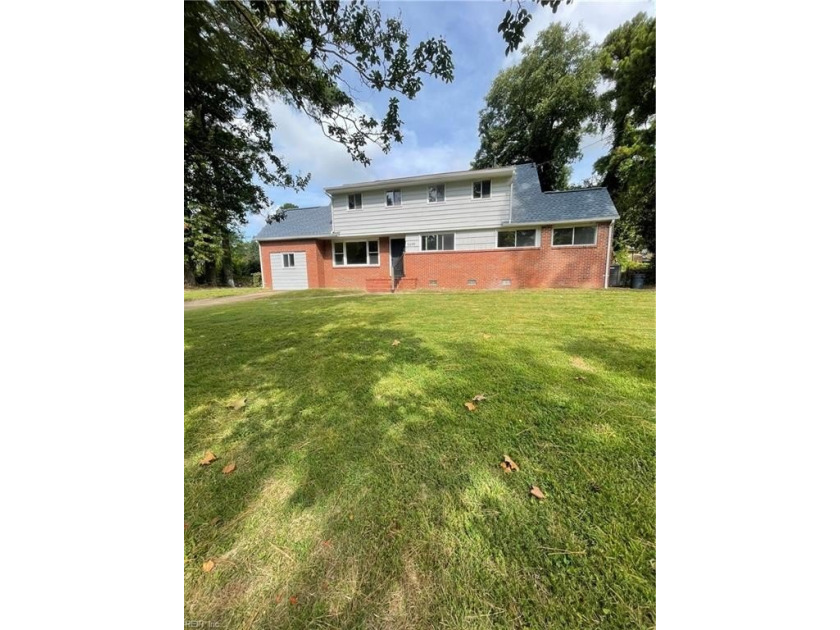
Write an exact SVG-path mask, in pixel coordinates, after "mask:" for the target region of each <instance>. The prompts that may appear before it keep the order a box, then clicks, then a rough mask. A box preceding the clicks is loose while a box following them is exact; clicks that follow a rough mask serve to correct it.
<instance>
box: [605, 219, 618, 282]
mask: <svg viewBox="0 0 840 630" xmlns="http://www.w3.org/2000/svg"><path fill="white" fill-rule="evenodd" d="M614 225H615V219H613V220H612V221H610V237H609V238H608V239H607V264H606V268H605V269H604V288H605V289H606V288H608V287H609V284H610V254H612V239H613V226H614Z"/></svg>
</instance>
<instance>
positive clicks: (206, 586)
mask: <svg viewBox="0 0 840 630" xmlns="http://www.w3.org/2000/svg"><path fill="white" fill-rule="evenodd" d="M370 299H371V298H367V297H360V298H347V299H342V300H330V301H323V302H318V303H317V304H315V303H310V304H306V305H304V304H297V305H290V304H288V303H284V302H282V301H277V302H276V303H275V304H271V305H270V307H269V306H268V305H266V304H263V305H259V306H256V305H242V306H240V307H239V308H238V309H236V310H234V311H231V312H230V313H229V315H228V316H226V317H219V316H217V315H216V314H214V313H206V314H202V315H201V316H196V317H195V318H192V319H190V320H189V321H188V322H187V324H185V328H186V337H187V339H188V344H189V345H188V349H187V351H186V359H185V361H186V363H185V366H186V371H187V373H188V374H189V375H190V378H189V381H188V384H187V388H186V410H185V458H186V463H187V467H186V469H185V484H186V488H185V518H186V520H187V521H189V522H190V523H192V524H193V525H192V526H191V527H190V529H188V530H187V532H186V533H185V547H186V554H187V559H188V560H189V562H188V566H187V568H186V569H185V595H186V605H185V613H186V616H187V618H188V619H206V620H213V621H221V622H223V624H227V625H229V626H230V627H309V626H311V625H313V624H317V622H319V620H320V622H321V623H323V624H324V625H331V626H337V627H360V626H365V627H389V628H396V627H440V626H443V625H450V626H458V627H482V626H493V625H498V626H501V627H520V626H521V627H525V626H530V627H538V626H539V627H548V626H555V625H557V624H561V625H563V624H570V625H580V624H581V623H584V624H591V623H595V622H596V621H597V623H600V624H602V625H603V624H605V625H607V626H609V625H611V623H608V622H615V623H616V624H617V625H622V624H623V625H624V626H627V625H637V624H638V625H644V624H649V623H651V620H652V619H653V614H654V613H653V607H654V603H653V596H652V588H653V587H652V579H653V578H652V576H651V573H650V566H649V561H650V558H651V557H652V550H651V549H650V547H649V546H648V544H647V543H649V542H650V541H651V540H652V536H653V534H652V528H653V518H652V514H653V512H652V510H653V504H652V502H653V496H652V485H653V479H652V468H651V466H643V467H642V468H641V469H640V468H639V466H638V462H639V461H645V462H647V459H646V454H647V453H648V452H649V450H650V442H651V440H652V439H653V438H652V437H651V436H649V435H648V434H647V433H646V432H645V431H644V430H639V429H638V427H637V426H636V424H635V423H634V421H633V420H632V419H630V420H628V419H627V418H626V417H625V416H626V415H628V414H627V413H625V411H626V410H622V409H621V406H620V405H619V404H617V403H615V404H614V403H609V402H608V403H607V404H604V405H603V406H601V405H598V404H597V396H596V397H595V398H594V399H593V396H592V395H591V394H592V393H593V392H595V393H600V394H603V393H604V390H605V389H606V388H607V387H608V385H607V384H606V383H605V382H602V379H604V378H605V376H609V375H610V372H609V370H607V371H601V372H597V371H595V372H592V373H588V374H587V376H586V380H584V381H580V380H576V378H575V377H576V376H579V370H576V369H575V368H574V367H573V366H572V367H570V366H569V364H568V361H567V358H568V357H566V356H565V355H564V354H563V353H561V352H560V351H559V350H552V351H548V350H546V349H544V348H543V349H540V348H539V347H534V345H533V344H531V343H530V341H529V340H527V339H523V340H521V341H517V342H516V344H515V347H511V346H509V345H508V346H503V345H501V344H497V343H483V342H481V341H480V340H475V341H464V340H452V339H449V338H447V339H446V340H445V343H442V342H441V340H440V339H433V338H430V337H432V336H429V335H426V336H423V337H421V336H418V335H415V334H409V333H407V328H406V326H405V325H404V322H403V321H402V320H401V318H404V317H409V316H410V314H407V313H404V312H401V311H400V310H399V309H397V308H390V309H386V308H380V309H375V310H374V309H370V310H366V309H367V307H368V306H369V304H370V303H369V301H368V300H370ZM386 299H387V298H386ZM362 301H363V302H362ZM394 339H399V340H400V344H399V345H398V346H392V345H391V342H392V341H393V340H394ZM563 348H564V349H563V352H574V353H576V354H580V355H584V356H585V358H588V359H589V360H590V361H592V362H593V363H597V364H599V365H605V366H613V367H615V361H614V359H615V356H616V352H619V353H620V352H622V349H621V348H617V347H616V345H615V344H608V345H604V344H598V343H593V342H592V341H591V340H585V341H579V342H578V341H571V342H569V343H567V344H565V345H564V346H563ZM623 351H624V352H627V353H629V354H633V353H636V352H638V353H639V354H638V356H635V357H634V358H632V359H628V360H627V361H626V365H625V363H621V364H619V365H618V369H619V370H620V371H621V372H626V373H630V372H631V370H629V366H631V365H635V364H636V363H635V362H641V361H644V362H647V361H648V360H649V357H648V356H647V355H645V353H644V351H643V350H637V349H634V348H632V347H630V346H627V347H625V348H623ZM651 352H652V350H651V351H649V352H648V353H647V354H648V355H649V354H650V353H651ZM512 353H513V355H515V360H511V356H512ZM629 375H630V376H636V375H635V374H632V373H630V374H629ZM479 392H484V393H486V394H487V395H488V401H487V402H486V403H483V404H482V405H481V406H480V407H479V410H478V411H477V412H475V413H468V412H467V411H466V410H465V408H464V407H463V402H464V401H466V400H468V399H469V398H470V397H471V396H473V395H474V394H476V393H479ZM241 396H247V397H248V401H249V403H248V405H247V406H246V408H245V409H244V410H243V411H234V410H232V409H229V408H227V407H226V406H225V403H226V402H228V401H229V400H231V399H233V398H235V397H241ZM587 401H589V402H587ZM602 407H603V408H602ZM593 427H595V428H593ZM599 427H600V428H599ZM603 427H607V428H603ZM608 429H609V430H608ZM206 449H211V450H214V452H215V453H216V454H217V455H219V457H220V460H221V461H219V462H217V463H216V464H214V465H212V466H210V467H207V468H201V467H199V466H197V465H194V464H192V462H197V461H198V459H199V458H200V456H201V454H202V453H203V452H204V450H206ZM558 451H561V452H564V453H566V455H563V456H560V455H561V453H558ZM507 452H510V453H516V454H517V457H518V458H519V462H520V465H522V467H523V471H522V474H518V473H517V474H514V475H504V474H503V473H502V472H501V471H500V469H499V468H497V463H498V460H499V459H500V458H501V455H502V454H503V453H507ZM576 458H577V459H576ZM232 460H235V461H236V464H237V470H236V471H235V472H234V473H232V474H231V475H229V476H225V475H223V474H222V473H221V472H220V468H221V466H223V465H225V464H226V463H227V462H228V461H232ZM553 479H554V480H557V481H556V482H554V481H552V480H553ZM537 482H538V483H540V485H541V487H542V488H543V490H545V491H546V492H547V493H548V494H549V496H550V497H552V501H549V502H545V503H542V504H539V503H536V502H531V501H529V500H528V498H527V489H528V485H529V483H537ZM601 486H603V488H601ZM594 487H598V490H597V491H595V490H593V488H594ZM628 489H629V490H630V491H629V492H628V491H627V490H628ZM643 494H644V495H645V496H644V497H643V498H642V500H641V501H640V500H639V498H638V497H641V496H642V495H643ZM636 495H638V496H636ZM648 495H649V496H648ZM634 496H636V501H635V503H633V504H630V500H631V499H633V497H634ZM632 506H638V507H637V508H634V509H631V508H632ZM617 508H620V509H624V510H625V511H626V512H627V515H626V516H624V517H623V516H621V515H620V514H619V515H616V509H617ZM215 517H220V518H221V522H220V524H219V525H211V524H210V523H211V522H212V520H213V519H214V518H215ZM616 521H618V522H620V524H621V527H620V528H619V531H618V532H616V527H615V522H616ZM624 536H627V537H633V536H635V537H638V538H639V539H640V540H641V541H642V544H641V545H635V544H631V543H628V542H627V541H626V540H625V539H624V538H623V537H624ZM546 547H548V548H551V549H573V550H581V551H586V552H588V555H586V556H577V555H572V556H568V555H563V556H557V555H551V554H552V552H550V551H546V550H545V549H544V548H546ZM617 555H622V557H624V558H625V560H624V561H623V562H622V563H620V564H619V565H617V566H613V562H612V561H610V560H609V559H608V558H615V557H616V556H617ZM209 557H212V558H214V559H215V560H216V563H217V568H216V569H215V570H214V572H212V573H203V572H202V571H201V569H200V565H201V562H203V561H204V560H205V559H207V558H209ZM616 593H617V594H618V596H616V595H615V594H616ZM453 598H454V600H456V601H457V606H453V605H452V601H453ZM570 598H572V599H575V598H577V599H578V600H579V601H576V603H574V604H571V605H570V603H569V599H570ZM617 599H620V600H621V601H624V602H625V604H624V608H622V607H621V605H620V604H619V603H618V601H617ZM628 602H629V603H628ZM610 607H614V609H615V610H613V609H611V608H610ZM604 610H608V611H609V612H608V613H604ZM610 615H612V618H609V616H610ZM616 627H617V626H616Z"/></svg>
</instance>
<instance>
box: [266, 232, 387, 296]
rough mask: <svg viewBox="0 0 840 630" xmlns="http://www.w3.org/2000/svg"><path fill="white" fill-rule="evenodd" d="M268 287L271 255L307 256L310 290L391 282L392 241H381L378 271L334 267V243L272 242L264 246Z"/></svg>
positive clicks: (372, 268)
mask: <svg viewBox="0 0 840 630" xmlns="http://www.w3.org/2000/svg"><path fill="white" fill-rule="evenodd" d="M260 245H261V248H260V251H261V252H262V269H263V274H264V278H263V280H264V281H265V286H266V287H268V288H271V254H275V253H278V252H306V265H307V270H306V273H307V276H308V277H309V288H310V289H316V288H319V287H349V288H356V289H364V288H365V281H366V280H368V279H370V278H390V277H391V274H390V271H389V267H388V266H389V265H390V264H391V263H390V260H391V258H390V241H389V239H388V237H382V238H380V239H379V266H378V267H333V263H332V242H331V241H321V240H317V241H316V240H314V239H308V240H300V241H268V242H263V243H261V244H260Z"/></svg>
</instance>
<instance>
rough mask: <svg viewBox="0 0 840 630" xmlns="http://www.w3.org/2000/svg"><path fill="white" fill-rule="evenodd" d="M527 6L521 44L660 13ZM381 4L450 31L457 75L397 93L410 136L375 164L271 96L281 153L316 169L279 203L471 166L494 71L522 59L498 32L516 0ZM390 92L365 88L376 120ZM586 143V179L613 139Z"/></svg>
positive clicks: (601, 30)
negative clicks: (408, 94)
mask: <svg viewBox="0 0 840 630" xmlns="http://www.w3.org/2000/svg"><path fill="white" fill-rule="evenodd" d="M371 4H375V3H371ZM514 6H515V5H514ZM523 6H525V7H526V8H527V9H528V10H529V11H530V12H531V14H532V16H533V19H532V20H531V23H530V24H529V25H528V26H527V28H526V30H525V40H524V41H523V42H522V44H521V45H520V47H519V50H521V49H522V46H525V45H527V44H531V43H533V42H534V40H535V39H536V36H537V34H538V33H539V32H540V31H541V30H542V29H544V28H545V27H547V26H548V25H549V24H551V23H553V22H564V23H568V24H571V25H572V26H575V27H580V28H582V29H583V30H584V31H586V32H587V33H589V36H590V37H591V38H592V41H593V42H595V43H600V42H601V41H603V39H604V37H605V36H606V35H607V33H609V32H610V31H611V30H613V29H614V28H615V27H617V26H619V25H620V24H622V23H623V22H626V21H627V20H629V19H630V18H632V17H633V16H634V15H636V14H637V13H639V12H640V11H643V12H645V13H648V14H649V15H656V4H655V2H651V1H646V2H637V1H628V2H595V1H591V0H590V1H586V0H583V1H581V0H575V1H574V2H573V3H572V4H570V5H565V4H563V5H561V6H560V8H559V9H558V10H557V12H556V13H552V12H551V9H548V8H543V7H541V6H538V5H535V4H532V3H530V2H527V3H526V2H523ZM379 8H380V10H381V12H382V13H383V17H390V16H395V17H401V21H402V24H403V26H404V27H405V29H406V30H407V31H408V32H409V36H410V39H409V41H410V43H411V44H416V43H418V42H419V41H421V40H423V39H426V38H428V37H443V38H444V39H445V40H446V43H447V44H448V46H449V47H450V48H451V49H452V59H453V63H454V66H455V80H454V81H453V82H452V83H444V82H442V81H439V80H437V79H433V78H430V77H424V85H423V88H422V89H421V90H420V92H419V93H418V95H417V96H416V97H415V98H414V100H408V99H406V98H400V118H401V119H402V120H403V135H404V140H403V142H402V144H394V145H393V146H392V148H391V151H390V152H389V153H388V154H383V153H382V151H380V150H379V149H377V148H376V147H373V148H372V149H371V150H370V151H368V156H369V157H371V159H372V163H371V164H370V165H369V166H368V167H364V166H363V165H361V164H359V163H358V162H354V161H353V160H352V159H351V158H350V156H349V154H348V153H347V150H346V149H345V148H344V147H343V146H342V145H340V144H338V143H336V142H333V141H332V140H329V139H328V138H326V137H325V136H324V135H323V134H322V133H321V131H320V130H319V129H318V125H317V124H316V123H315V122H313V121H311V120H310V119H309V118H308V117H306V116H305V115H304V114H301V113H300V112H298V111H297V110H296V109H295V108H294V107H292V106H290V105H286V104H284V103H280V102H274V103H272V104H271V107H270V111H271V115H272V118H273V120H274V123H275V125H276V129H275V130H274V133H273V134H272V142H273V144H274V150H275V152H276V153H278V154H279V155H280V156H282V158H283V159H284V161H286V162H287V163H288V164H289V165H290V166H291V170H292V172H294V173H300V174H306V173H311V175H312V179H311V180H310V182H309V185H308V186H307V188H306V190H304V191H303V192H295V191H294V190H291V189H285V188H274V187H269V188H267V190H266V192H267V194H268V197H269V199H270V200H271V201H272V202H273V203H275V204H277V205H282V204H283V203H286V202H291V203H294V204H296V205H298V206H300V207H308V206H319V205H326V204H328V203H329V197H328V196H327V195H326V193H324V188H325V187H328V186H337V185H340V184H348V183H351V182H361V181H370V180H375V179H388V178H392V177H404V176H410V175H423V174H428V173H443V172H448V171H460V170H467V169H469V168H470V161H471V160H472V159H473V157H474V156H475V152H476V150H477V149H478V146H479V139H478V115H479V111H480V110H481V108H482V107H483V105H484V96H485V94H486V93H487V91H488V90H489V89H490V85H491V83H492V82H493V79H494V78H495V76H496V74H497V73H498V72H499V71H500V70H502V69H504V68H507V67H509V66H511V65H513V64H515V63H516V62H517V61H518V60H519V59H520V53H519V52H518V51H517V52H515V53H511V54H510V55H508V56H507V57H506V56H505V43H504V41H503V40H502V36H501V34H500V33H499V32H498V31H497V30H496V29H497V27H498V24H499V22H500V21H501V20H502V18H503V17H504V14H505V11H507V10H508V8H510V5H509V4H508V3H507V2H505V1H502V0H481V1H472V2H463V1H460V2H453V1H444V0H440V1H414V2H394V1H382V2H380V4H379ZM390 96H392V94H391V93H388V92H383V93H377V92H374V91H366V90H359V91H358V93H357V94H356V98H357V105H358V106H359V108H360V109H361V110H362V111H364V112H365V113H367V114H370V115H373V116H374V117H376V118H377V119H378V120H379V119H381V118H382V115H383V114H384V112H385V110H386V106H387V102H388V98H390ZM581 147H583V149H582V151H583V157H582V158H581V159H580V160H579V161H578V162H577V163H575V164H574V166H573V171H572V182H580V181H582V180H583V179H585V178H587V177H589V176H590V175H591V174H592V165H593V164H594V162H595V160H597V159H598V158H599V157H600V156H601V155H603V154H604V153H606V151H607V149H608V148H609V139H608V138H604V139H602V138H601V135H600V134H597V135H593V136H584V138H583V140H582V141H581ZM264 224H265V220H264V219H263V218H262V217H260V216H253V217H252V218H251V219H250V220H249V222H248V224H247V226H246V227H245V229H244V232H245V236H246V238H251V237H253V236H254V235H256V233H257V232H259V230H260V229H261V228H262V226H263V225H264Z"/></svg>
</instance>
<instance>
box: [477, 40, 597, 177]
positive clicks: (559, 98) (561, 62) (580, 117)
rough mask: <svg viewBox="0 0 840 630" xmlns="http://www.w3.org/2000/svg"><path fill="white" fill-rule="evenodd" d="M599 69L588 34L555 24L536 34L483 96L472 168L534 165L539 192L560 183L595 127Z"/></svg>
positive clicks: (566, 175)
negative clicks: (526, 163) (536, 171)
mask: <svg viewBox="0 0 840 630" xmlns="http://www.w3.org/2000/svg"><path fill="white" fill-rule="evenodd" d="M598 73H599V65H598V57H597V52H596V49H595V47H593V45H592V44H591V42H590V40H589V36H588V35H587V34H586V33H584V32H583V31H580V30H572V29H570V28H569V27H568V26H566V25H563V24H559V23H557V24H552V25H551V26H549V27H548V28H546V29H545V30H543V31H542V32H540V34H539V35H538V36H537V39H536V42H535V43H534V45H533V46H525V47H524V48H523V49H522V60H521V61H520V62H519V63H518V64H516V65H515V66H512V67H510V68H507V69H506V70H503V71H502V72H500V73H499V74H498V76H497V77H496V78H495V80H494V81H493V85H492V86H491V87H490V91H489V92H488V94H487V96H486V97H485V102H486V105H485V107H484V108H483V109H482V110H481V112H480V115H479V123H478V132H479V138H480V142H481V144H480V146H479V149H478V152H477V153H476V156H475V159H474V160H473V163H472V166H473V168H487V167H491V166H496V165H506V164H520V163H523V162H536V163H537V165H538V166H537V170H538V172H539V176H540V183H541V185H542V187H543V189H544V190H551V189H562V188H565V187H566V186H567V185H568V182H569V175H570V174H571V167H570V165H571V163H572V162H574V161H575V160H576V159H578V158H579V157H580V155H581V153H580V149H579V146H580V139H581V137H582V136H583V134H584V133H586V132H587V131H590V130H593V129H594V123H595V120H596V116H597V114H598V107H599V100H598V96H597V93H596V86H597V83H598V76H599V75H598Z"/></svg>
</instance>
